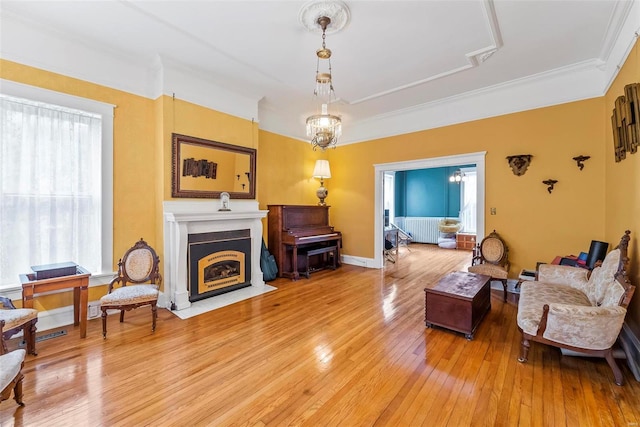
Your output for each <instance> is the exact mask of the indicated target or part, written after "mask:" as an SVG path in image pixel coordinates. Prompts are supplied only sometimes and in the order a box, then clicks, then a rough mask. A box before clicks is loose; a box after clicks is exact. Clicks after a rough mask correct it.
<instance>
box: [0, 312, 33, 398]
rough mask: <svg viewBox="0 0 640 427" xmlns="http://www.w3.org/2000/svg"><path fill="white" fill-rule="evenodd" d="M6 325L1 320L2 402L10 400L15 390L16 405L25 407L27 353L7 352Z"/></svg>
mask: <svg viewBox="0 0 640 427" xmlns="http://www.w3.org/2000/svg"><path fill="white" fill-rule="evenodd" d="M4 325H5V322H4V320H0V341H2V345H0V402H2V401H3V400H7V399H9V398H10V397H11V390H13V398H14V399H15V400H16V403H17V404H18V405H20V406H24V402H23V401H22V380H23V379H24V375H23V374H22V367H23V366H24V357H25V355H26V354H27V352H26V351H25V350H24V349H18V350H14V351H11V352H6V351H5V348H6V345H5V342H4V338H3V337H4V334H3V333H2V332H3V330H4Z"/></svg>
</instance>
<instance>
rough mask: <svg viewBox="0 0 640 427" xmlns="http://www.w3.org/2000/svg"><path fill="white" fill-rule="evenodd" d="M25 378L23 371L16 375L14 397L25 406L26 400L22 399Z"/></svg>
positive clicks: (19, 403)
mask: <svg viewBox="0 0 640 427" xmlns="http://www.w3.org/2000/svg"><path fill="white" fill-rule="evenodd" d="M23 379H24V375H23V374H22V372H19V373H18V376H17V377H16V385H15V387H13V397H14V399H15V400H16V403H17V404H18V405H20V406H24V402H23V401H22V380H23Z"/></svg>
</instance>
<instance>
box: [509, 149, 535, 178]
mask: <svg viewBox="0 0 640 427" xmlns="http://www.w3.org/2000/svg"><path fill="white" fill-rule="evenodd" d="M532 157H533V156H532V155H531V154H518V155H515V156H507V161H508V162H509V166H511V170H513V174H514V175H516V176H522V175H524V173H525V172H526V171H527V168H528V167H529V164H531V158H532Z"/></svg>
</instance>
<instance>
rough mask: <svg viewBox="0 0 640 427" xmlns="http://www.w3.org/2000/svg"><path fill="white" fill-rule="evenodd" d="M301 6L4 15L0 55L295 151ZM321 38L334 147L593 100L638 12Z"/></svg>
mask: <svg viewBox="0 0 640 427" xmlns="http://www.w3.org/2000/svg"><path fill="white" fill-rule="evenodd" d="M306 3H307V2H304V1H276V0H263V1H231V0H228V1H213V0H211V1H203V0H200V1H192V0H183V1H178V0H173V1H132V0H121V1H115V0H108V1H59V0H49V1H11V0H2V1H1V2H0V19H1V21H0V24H2V28H1V30H0V36H1V37H2V38H1V39H0V55H1V56H2V57H3V58H6V59H10V60H14V61H17V62H21V63H25V64H28V65H33V66H36V67H39V68H44V69H48V70H51V71H54V72H60V73H63V74H66V75H70V76H73V77H78V78H81V79H84V80H89V81H93V82H96V83H99V84H104V85H107V86H111V87H116V88H118V89H122V90H127V91H129V92H133V93H137V94H140V95H143V96H148V97H152V98H155V97H157V96H159V95H160V94H162V93H165V94H172V93H175V95H176V97H178V98H181V99H187V100H190V101H192V102H197V103H200V104H203V105H206V106H210V107H212V108H216V109H218V110H222V111H225V112H228V113H231V114H235V115H239V116H241V117H246V118H255V119H257V120H259V121H260V127H261V128H263V129H266V130H270V131H273V132H277V133H281V134H284V135H289V136H292V137H295V138H300V139H305V135H304V120H305V118H306V116H308V115H310V114H313V113H314V112H315V106H314V105H313V103H312V92H313V88H314V79H315V68H316V57H315V51H316V49H317V48H319V47H320V45H321V37H320V34H319V33H312V32H309V31H308V30H307V29H306V28H304V26H303V25H302V24H301V23H300V21H299V19H298V15H299V13H300V10H301V8H302V6H303V5H305V4H306ZM345 4H346V5H347V7H348V9H349V12H350V21H349V22H348V23H347V25H346V26H345V28H344V29H342V30H341V31H339V32H337V33H334V34H328V35H327V47H329V48H330V49H331V50H332V51H333V56H332V59H331V62H332V66H333V81H334V87H335V91H336V95H337V96H338V98H339V103H338V105H337V108H338V112H339V113H340V114H341V115H342V116H343V119H344V132H343V133H344V137H343V142H357V141H362V140H367V139H372V138H376V137H380V136H386V135H392V134H397V133H404V132H409V131H414V130H419V129H425V128H429V127H435V126H442V125H446V124H450V123H457V122H461V121H466V120H473V119H478V118H482V117H487V116H490V115H496V114H504V113H508V112H512V111H521V110H524V109H529V108H536V107H540V106H544V105H552V104H556V103H560V102H568V101H572V100H577V99H585V98H589V97H594V96H601V95H602V94H603V93H604V92H605V91H606V89H607V87H608V85H609V84H610V82H611V80H612V79H613V77H614V76H615V73H616V67H617V66H619V65H620V64H621V62H622V61H623V60H624V58H625V57H626V55H627V54H628V51H629V49H630V48H631V46H632V45H633V42H634V40H635V37H636V35H635V34H634V33H635V32H637V31H638V30H640V12H639V10H640V6H638V0H635V1H634V0H629V1H613V0H598V1H576V0H574V1H564V0H551V1H544V0H509V1H507V0H493V1H490V0H484V1H483V0H467V1H455V0H442V1H441V0H425V1H416V0H414V1H346V2H345Z"/></svg>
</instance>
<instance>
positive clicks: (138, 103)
mask: <svg viewBox="0 0 640 427" xmlns="http://www.w3.org/2000/svg"><path fill="white" fill-rule="evenodd" d="M0 78H3V79H6V80H12V81H16V82H19V83H24V84H28V85H32V86H37V87H41V88H44V89H50V90H55V91H57V92H62V93H66V94H69V95H75V96H80V97H84V98H89V99H93V100H96V101H101V102H106V103H109V104H114V105H116V108H115V110H114V121H113V123H114V125H113V127H114V129H113V136H114V147H113V167H114V179H113V197H114V209H113V221H114V226H113V266H114V270H115V268H116V265H117V262H118V259H119V258H120V256H122V254H123V253H124V252H125V251H126V250H127V249H128V248H129V247H130V246H131V245H132V244H133V243H135V241H136V240H137V239H139V238H140V237H144V238H145V240H147V242H148V243H149V244H150V245H152V246H154V247H158V246H161V245H162V241H158V240H157V236H158V235H157V230H156V223H157V221H158V220H159V217H158V216H157V215H156V206H155V200H156V199H155V194H156V190H157V187H156V172H155V168H154V165H155V164H156V158H155V155H156V152H157V151H156V150H154V134H155V128H154V123H155V121H154V103H153V101H152V100H149V99H147V98H144V97H140V96H136V95H132V94H130V93H126V92H123V91H119V90H115V89H111V88H107V87H104V86H100V85H96V84H92V83H88V82H85V81H82V80H78V79H74V78H71V77H66V76H63V75H60V74H56V73H51V72H47V71H43V70H40V69H36V68H33V67H28V66H25V65H22V64H18V63H15V62H11V61H7V60H4V59H0ZM104 289H105V288H100V289H99V290H92V294H91V295H90V296H91V298H92V299H93V298H94V297H96V299H97V298H99V296H100V295H102V294H104V292H105V290H104ZM95 293H98V295H97V296H96V295H95ZM68 299H69V295H66V294H57V295H50V296H47V297H43V298H38V299H36V301H35V308H37V309H39V310H45V309H51V308H56V307H60V306H65V305H69V304H67V300H68Z"/></svg>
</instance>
